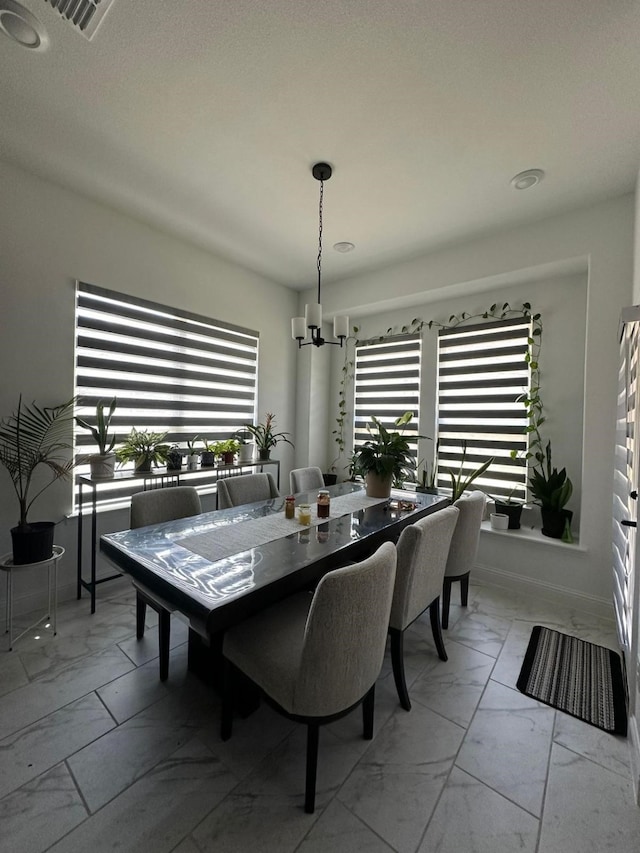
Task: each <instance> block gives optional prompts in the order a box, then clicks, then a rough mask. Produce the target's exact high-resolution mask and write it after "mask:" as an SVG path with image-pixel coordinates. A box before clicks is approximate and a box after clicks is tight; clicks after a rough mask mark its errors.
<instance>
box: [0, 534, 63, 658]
mask: <svg viewBox="0 0 640 853" xmlns="http://www.w3.org/2000/svg"><path fill="white" fill-rule="evenodd" d="M63 554H64V548H62V547H61V546H60V545H54V546H53V553H52V554H51V556H50V557H49V558H48V559H46V560H40V562H38V563H23V564H21V565H19V566H15V565H14V564H13V554H5V555H4V556H3V557H0V571H3V572H6V573H7V610H6V618H5V629H6V630H5V633H8V634H9V651H12V650H13V644H14V642H16V641H17V640H19V639H20V637H24V635H25V634H26V633H27V632H28V631H30V630H31V629H32V628H35V627H36V625H39V624H40V623H41V622H44V621H45V619H50V618H51V617H53V619H52V624H53V633H54V635H55V634H56V633H57V631H56V616H57V612H58V562H59V560H60V557H62V555H63ZM37 566H43V567H44V566H46V567H47V586H48V592H49V608H48V611H47V613H46V614H45V615H44V616H42V617H41V618H40V619H38V620H37V622H34V623H33V625H29V627H28V628H25V629H24V631H22V632H21V633H20V634H18V636H17V637H14V636H13V573H14V572H18V571H22V570H23V569H33V568H36V567H37ZM52 575H53V578H52ZM52 602H53V607H52V606H51V604H52Z"/></svg>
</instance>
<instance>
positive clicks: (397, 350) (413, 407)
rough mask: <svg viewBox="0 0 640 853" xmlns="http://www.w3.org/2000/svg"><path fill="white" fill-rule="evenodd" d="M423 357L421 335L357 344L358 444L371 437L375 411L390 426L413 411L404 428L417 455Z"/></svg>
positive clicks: (356, 432) (356, 429)
mask: <svg viewBox="0 0 640 853" xmlns="http://www.w3.org/2000/svg"><path fill="white" fill-rule="evenodd" d="M420 359H421V339H420V336H419V335H403V336H398V337H397V338H386V339H385V340H384V341H381V342H375V341H374V342H364V343H362V344H359V345H358V346H356V351H355V374H354V396H355V400H354V435H353V443H354V448H355V447H358V446H359V445H360V444H362V443H363V442H365V441H367V439H368V438H369V433H368V432H367V424H370V423H371V417H372V416H373V415H375V417H376V418H378V420H380V421H381V422H382V423H383V424H384V426H385V427H386V428H387V429H397V428H396V427H394V421H395V420H396V419H397V418H399V417H400V416H401V415H403V414H404V413H405V412H412V413H413V420H412V421H411V422H410V423H409V424H408V425H407V426H406V427H404V428H403V433H404V434H405V435H406V436H407V437H408V438H409V442H410V446H411V449H412V453H413V456H414V459H416V458H417V457H416V454H417V440H416V439H415V436H416V435H417V434H418V433H419V428H418V424H419V412H420ZM412 436H414V438H413V439H412V438H411V437H412Z"/></svg>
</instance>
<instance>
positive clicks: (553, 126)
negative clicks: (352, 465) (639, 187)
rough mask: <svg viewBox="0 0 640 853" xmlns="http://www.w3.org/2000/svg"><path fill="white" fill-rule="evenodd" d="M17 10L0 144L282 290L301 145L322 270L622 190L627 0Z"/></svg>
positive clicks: (637, 101)
mask: <svg viewBox="0 0 640 853" xmlns="http://www.w3.org/2000/svg"><path fill="white" fill-rule="evenodd" d="M23 5H24V6H25V7H26V8H27V9H29V10H30V11H31V12H33V13H34V14H35V15H36V16H37V17H38V18H39V20H40V21H41V23H42V24H43V25H44V27H45V29H46V31H47V33H48V36H49V46H48V48H47V50H45V51H42V52H35V51H29V50H26V49H24V48H22V47H20V46H19V45H17V44H16V43H14V42H12V41H11V40H10V39H8V38H7V37H6V36H5V35H3V34H0V116H1V117H2V118H1V121H0V157H2V158H3V159H6V160H8V161H10V162H14V163H17V164H18V165H20V166H22V167H24V168H26V169H28V170H30V171H33V172H35V173H37V174H40V175H43V176H46V177H49V178H51V179H53V180H55V181H57V182H59V183H62V184H64V185H66V186H70V187H72V188H73V189H75V190H77V191H79V192H81V193H83V194H85V195H87V196H90V197H93V198H96V199H99V200H101V201H103V202H106V203H107V204H109V205H112V206H114V207H116V208H118V209H122V210H125V211H128V212H129V213H131V214H133V215H135V216H137V217H140V218H143V219H144V220H146V221H148V222H151V223H153V224H154V225H157V226H159V227H161V228H163V229H166V230H170V231H172V232H175V233H177V234H179V235H181V236H183V237H185V238H187V239H189V240H191V241H193V242H194V243H196V244H198V245H200V246H203V247H206V248H208V249H211V250H213V251H215V252H217V253H219V254H221V255H223V256H226V257H228V258H231V259H233V260H235V261H237V262H239V263H242V264H244V265H246V266H248V267H250V268H252V269H255V270H257V271H259V272H261V273H263V274H264V275H266V276H268V277H270V278H273V279H275V280H276V281H279V282H282V283H284V284H287V285H289V286H292V287H307V286H310V285H311V284H313V281H314V273H315V253H316V242H317V204H318V190H319V185H318V183H317V182H316V181H315V180H314V179H313V178H312V176H311V172H310V168H311V165H312V164H313V163H314V162H316V161H317V160H326V161H328V162H329V163H331V164H332V165H333V167H334V174H333V177H332V178H331V180H330V181H329V182H328V183H327V184H326V186H325V234H324V241H325V247H326V250H325V254H324V258H323V273H324V278H325V280H327V281H328V280H335V279H339V278H342V277H345V276H349V275H352V274H355V273H356V272H361V271H363V270H366V269H371V268H375V267H379V266H382V265H384V264H387V263H390V262H393V261H395V260H396V259H399V258H407V257H411V256H415V255H417V254H419V253H421V252H425V251H428V250H430V249H433V248H435V247H438V246H442V245H447V244H451V243H453V242H456V241H459V240H463V239H465V238H468V237H471V236H473V235H476V234H479V233H482V232H486V231H489V230H492V229H495V228H498V227H501V226H505V225H508V224H517V223H520V222H526V221H528V220H533V219H536V218H539V217H541V216H544V215H547V214H551V213H554V212H558V211H561V210H566V209H569V208H572V207H575V206H577V205H580V204H582V203H586V202H590V201H594V200H597V199H600V198H605V197H608V196H613V195H617V194H620V193H623V192H626V191H630V190H632V189H633V187H634V182H635V177H636V174H637V171H638V167H639V165H640V47H639V46H640V3H638V2H636V0H617V2H616V0H342V2H338V0H266V2H265V0H180V2H170V0H135V2H130V0H115V2H114V4H113V6H112V8H111V9H110V10H109V12H108V13H107V15H106V17H105V18H104V20H103V22H102V23H101V25H100V26H99V28H98V30H97V33H96V34H95V36H94V38H93V40H92V41H88V40H87V39H85V38H84V37H83V36H82V35H80V34H79V33H78V32H76V31H74V30H73V29H72V28H71V27H70V26H69V24H68V23H66V22H65V21H64V20H63V19H62V18H61V17H60V16H59V14H58V13H57V12H56V11H55V10H53V9H52V8H51V6H50V5H49V4H48V3H46V2H44V0H23ZM532 167H537V168H542V169H544V170H545V171H546V178H545V180H544V181H543V182H542V183H541V184H540V185H538V186H537V187H534V188H532V189H530V190H528V191H525V192H517V191H515V190H513V189H512V188H511V187H510V185H509V181H510V179H511V177H512V176H513V175H514V174H516V173H517V172H520V171H522V170H523V169H528V168H532ZM342 240H349V241H352V242H353V243H355V244H356V250H355V251H354V252H351V253H350V254H347V255H344V254H343V255H341V254H338V253H337V252H334V251H333V250H332V249H331V246H332V244H333V243H335V242H337V241H342Z"/></svg>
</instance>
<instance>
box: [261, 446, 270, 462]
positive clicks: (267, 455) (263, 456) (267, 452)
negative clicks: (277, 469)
mask: <svg viewBox="0 0 640 853" xmlns="http://www.w3.org/2000/svg"><path fill="white" fill-rule="evenodd" d="M270 457H271V450H263V449H262V448H259V449H258V460H259V461H260V462H266V461H267V459H269V458H270Z"/></svg>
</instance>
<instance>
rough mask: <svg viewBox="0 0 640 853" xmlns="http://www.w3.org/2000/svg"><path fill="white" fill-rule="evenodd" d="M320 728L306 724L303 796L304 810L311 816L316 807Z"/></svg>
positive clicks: (312, 724)
mask: <svg viewBox="0 0 640 853" xmlns="http://www.w3.org/2000/svg"><path fill="white" fill-rule="evenodd" d="M319 732H320V726H319V725H318V724H317V723H308V724H307V780H306V786H305V794H304V810H305V812H306V813H307V814H313V811H314V809H315V806H316V776H317V773H318V739H319Z"/></svg>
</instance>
